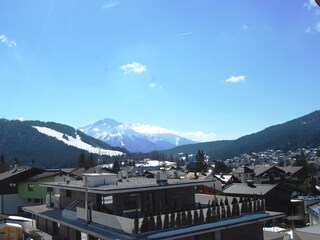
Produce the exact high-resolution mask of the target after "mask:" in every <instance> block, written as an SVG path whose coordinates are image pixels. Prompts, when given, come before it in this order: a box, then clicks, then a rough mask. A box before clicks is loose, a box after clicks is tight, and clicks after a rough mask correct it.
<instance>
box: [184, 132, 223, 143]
mask: <svg viewBox="0 0 320 240" xmlns="http://www.w3.org/2000/svg"><path fill="white" fill-rule="evenodd" d="M181 135H182V136H183V137H185V138H188V139H191V140H193V141H197V142H209V141H213V140H214V139H215V138H216V137H217V134H215V133H204V132H202V131H196V132H187V133H182V134H181Z"/></svg>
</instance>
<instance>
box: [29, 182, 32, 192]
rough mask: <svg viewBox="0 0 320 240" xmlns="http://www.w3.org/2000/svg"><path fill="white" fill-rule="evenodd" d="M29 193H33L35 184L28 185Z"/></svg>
mask: <svg viewBox="0 0 320 240" xmlns="http://www.w3.org/2000/svg"><path fill="white" fill-rule="evenodd" d="M28 191H29V192H32V191H33V184H32V183H30V184H28Z"/></svg>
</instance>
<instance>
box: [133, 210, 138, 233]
mask: <svg viewBox="0 0 320 240" xmlns="http://www.w3.org/2000/svg"><path fill="white" fill-rule="evenodd" d="M133 233H134V234H137V233H139V215H138V210H137V209H136V213H135V216H134V229H133Z"/></svg>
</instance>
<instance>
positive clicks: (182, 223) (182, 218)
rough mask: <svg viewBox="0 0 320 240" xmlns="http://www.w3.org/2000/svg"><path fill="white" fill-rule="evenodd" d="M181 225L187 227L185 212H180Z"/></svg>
mask: <svg viewBox="0 0 320 240" xmlns="http://www.w3.org/2000/svg"><path fill="white" fill-rule="evenodd" d="M181 225H182V226H185V225H188V220H187V213H186V212H185V211H183V212H181Z"/></svg>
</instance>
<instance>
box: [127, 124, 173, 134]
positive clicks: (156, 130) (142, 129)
mask: <svg viewBox="0 0 320 240" xmlns="http://www.w3.org/2000/svg"><path fill="white" fill-rule="evenodd" d="M132 128H133V130H135V131H136V132H139V133H145V134H160V133H172V134H179V132H178V131H173V130H169V129H166V128H162V127H158V126H151V125H143V124H134V125H133V127H132Z"/></svg>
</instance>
